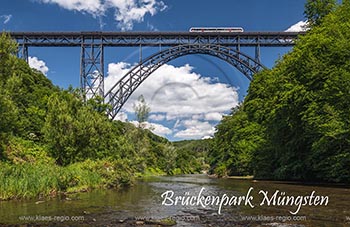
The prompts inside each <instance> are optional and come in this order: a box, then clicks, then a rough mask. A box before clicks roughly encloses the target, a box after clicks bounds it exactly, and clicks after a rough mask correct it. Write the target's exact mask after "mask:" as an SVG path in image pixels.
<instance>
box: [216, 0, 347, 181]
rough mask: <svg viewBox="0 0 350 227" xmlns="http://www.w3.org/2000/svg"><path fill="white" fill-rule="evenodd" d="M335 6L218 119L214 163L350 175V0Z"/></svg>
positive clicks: (323, 176)
mask: <svg viewBox="0 0 350 227" xmlns="http://www.w3.org/2000/svg"><path fill="white" fill-rule="evenodd" d="M312 2H313V3H311V1H310V2H309V4H310V6H309V7H311V6H312V4H316V5H315V7H316V6H317V7H318V6H319V5H317V4H321V2H322V3H326V2H327V1H312ZM328 2H329V1H328ZM327 4H328V3H327ZM317 7H316V8H317ZM331 8H332V7H331ZM307 10H310V9H308V8H307ZM316 11H317V10H316ZM316 11H315V12H316ZM330 11H331V10H328V11H327V13H323V11H322V12H321V11H317V13H319V14H320V15H319V17H316V19H317V23H319V24H318V26H314V27H313V28H312V29H311V30H310V31H309V32H308V34H306V35H305V36H302V37H300V40H299V41H298V42H297V44H296V46H295V47H294V49H293V51H292V52H290V53H289V54H287V55H285V56H284V57H283V59H282V60H281V61H279V62H278V63H277V65H276V66H275V67H274V68H273V69H272V70H268V71H263V72H261V73H259V74H257V75H255V76H254V80H253V81H252V83H251V84H250V87H249V91H248V95H247V97H246V99H245V101H244V104H243V106H242V107H240V108H239V109H238V110H236V111H234V113H233V115H232V116H229V117H226V118H224V120H223V121H222V123H221V124H220V125H219V126H218V133H217V134H216V137H215V141H216V143H215V144H216V146H214V150H213V152H212V153H211V157H212V162H211V164H212V166H213V168H214V171H215V168H218V170H217V171H219V172H220V173H222V172H224V171H223V170H225V168H226V169H227V171H228V173H229V174H246V173H253V174H254V175H255V177H257V178H270V179H290V180H307V181H330V182H350V168H349V166H350V159H349V157H350V140H349V138H350V101H349V100H350V90H349V88H350V52H349V50H350V42H349V40H350V13H349V12H350V1H344V3H343V4H342V5H341V6H339V7H337V8H336V9H335V10H334V11H331V12H330ZM326 14H327V15H326ZM318 19H320V20H318Z"/></svg>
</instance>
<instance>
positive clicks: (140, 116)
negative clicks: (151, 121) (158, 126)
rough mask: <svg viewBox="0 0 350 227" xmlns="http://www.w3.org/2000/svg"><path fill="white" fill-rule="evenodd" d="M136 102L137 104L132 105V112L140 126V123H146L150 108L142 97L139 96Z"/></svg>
mask: <svg viewBox="0 0 350 227" xmlns="http://www.w3.org/2000/svg"><path fill="white" fill-rule="evenodd" d="M137 101H138V103H137V104H135V105H134V111H135V115H136V118H137V121H138V122H139V126H141V125H142V123H144V122H146V121H147V119H148V115H149V113H150V111H151V108H150V107H149V106H148V104H147V103H146V100H145V98H144V97H143V95H140V96H139V97H138V99H137Z"/></svg>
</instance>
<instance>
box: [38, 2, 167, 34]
mask: <svg viewBox="0 0 350 227" xmlns="http://www.w3.org/2000/svg"><path fill="white" fill-rule="evenodd" d="M37 1H39V2H42V3H51V4H57V5H59V6H60V7H62V8H64V9H67V10H75V11H79V12H82V13H89V14H91V15H92V16H93V17H95V18H96V17H99V23H100V26H101V25H102V27H103V22H102V21H101V17H102V16H104V15H105V12H106V11H107V10H108V9H112V10H114V17H115V20H116V21H117V22H118V27H119V28H120V29H121V30H123V31H124V30H132V29H133V26H134V23H140V22H142V21H143V19H144V17H145V16H146V15H147V14H149V15H151V16H154V15H155V14H157V12H159V11H163V10H165V9H166V7H167V6H166V5H165V4H164V2H163V1H158V0H37Z"/></svg>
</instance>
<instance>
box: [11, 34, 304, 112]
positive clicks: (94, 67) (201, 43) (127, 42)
mask: <svg viewBox="0 0 350 227" xmlns="http://www.w3.org/2000/svg"><path fill="white" fill-rule="evenodd" d="M303 34H304V32H10V36H11V37H12V38H14V39H15V40H16V41H17V43H18V47H19V50H18V56H19V57H21V58H23V59H25V60H26V61H28V48H29V47H80V50H81V55H80V86H81V90H82V92H83V94H84V97H85V98H89V97H95V96H101V97H105V101H106V102H107V103H109V104H111V106H112V108H111V109H110V110H109V113H108V114H109V116H110V117H111V118H112V119H113V118H114V117H115V116H116V114H117V113H118V111H119V110H120V109H121V107H122V106H123V104H124V103H125V102H126V100H127V99H128V98H129V97H130V95H131V94H132V93H133V91H134V90H135V89H136V88H137V87H138V86H139V85H140V84H141V83H142V82H143V81H144V80H145V79H146V78H147V77H148V76H149V75H150V74H151V73H152V72H154V71H155V70H156V69H158V68H159V67H160V66H161V65H163V64H165V63H167V62H169V61H171V60H173V59H175V58H178V57H181V56H184V55H189V54H207V55H212V56H215V57H217V58H220V59H222V60H224V61H226V62H228V63H229V64H231V65H232V66H234V67H236V68H237V69H238V70H240V71H241V72H242V73H243V74H244V75H245V76H246V77H247V78H248V79H250V80H251V79H252V78H253V75H254V74H255V73H256V72H258V71H260V70H261V69H263V68H265V67H264V66H263V65H262V64H261V62H260V48H261V47H286V46H293V45H294V44H295V40H296V39H297V38H298V35H303ZM126 46H128V47H130V46H133V47H139V50H140V53H141V52H142V47H145V46H151V47H159V48H160V49H161V48H163V47H167V48H168V49H165V50H162V51H159V52H158V53H155V54H153V55H152V56H150V57H148V58H147V59H144V60H143V59H141V57H140V63H139V64H138V65H137V66H135V67H134V68H133V69H131V70H130V71H129V72H128V73H127V74H126V75H124V76H123V77H122V79H121V80H120V81H119V82H117V83H116V84H115V85H114V86H113V87H112V89H110V90H109V91H108V92H105V91H104V75H105V69H104V49H105V48H106V47H126ZM241 47H253V48H255V56H254V58H253V57H250V56H248V55H246V54H244V53H242V51H241Z"/></svg>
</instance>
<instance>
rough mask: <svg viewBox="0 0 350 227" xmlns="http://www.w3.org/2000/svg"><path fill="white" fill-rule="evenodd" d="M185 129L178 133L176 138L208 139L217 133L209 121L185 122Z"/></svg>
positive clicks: (183, 123)
mask: <svg viewBox="0 0 350 227" xmlns="http://www.w3.org/2000/svg"><path fill="white" fill-rule="evenodd" d="M181 124H182V125H183V126H184V127H185V129H184V130H181V131H179V132H177V133H176V134H175V135H174V137H175V138H180V139H199V138H208V137H210V136H212V135H214V133H215V127H214V126H213V125H211V124H209V122H207V121H198V120H184V121H183V122H182V123H181Z"/></svg>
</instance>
